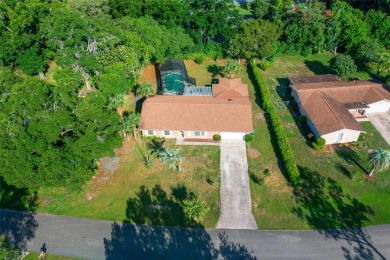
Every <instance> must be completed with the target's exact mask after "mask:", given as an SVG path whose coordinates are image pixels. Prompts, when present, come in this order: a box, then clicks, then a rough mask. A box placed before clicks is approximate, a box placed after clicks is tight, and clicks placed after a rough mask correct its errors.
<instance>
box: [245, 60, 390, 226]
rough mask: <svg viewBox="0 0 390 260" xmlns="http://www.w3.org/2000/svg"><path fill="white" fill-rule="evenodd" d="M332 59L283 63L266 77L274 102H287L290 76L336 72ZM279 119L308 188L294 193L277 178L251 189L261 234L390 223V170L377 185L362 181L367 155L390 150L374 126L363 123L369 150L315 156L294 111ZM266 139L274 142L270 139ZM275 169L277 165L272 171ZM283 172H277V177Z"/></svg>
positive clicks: (282, 113)
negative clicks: (375, 149) (285, 91)
mask: <svg viewBox="0 0 390 260" xmlns="http://www.w3.org/2000/svg"><path fill="white" fill-rule="evenodd" d="M332 57H333V56H332V55H328V54H322V55H312V56H309V57H308V58H304V57H300V56H285V57H279V58H278V59H277V60H276V61H275V63H274V64H273V66H272V67H271V68H270V69H269V70H268V71H266V72H264V73H263V74H264V76H265V80H266V83H267V85H268V87H269V89H270V92H271V95H272V99H273V100H274V101H281V100H282V98H281V95H283V93H284V91H283V89H280V87H279V86H286V84H288V80H287V78H288V77H289V76H303V75H312V74H321V73H329V72H331V71H330V70H329V68H328V64H329V63H328V62H329V60H330V59H331V58H332ZM357 75H358V76H356V77H358V78H368V75H369V74H368V73H367V72H364V71H359V72H358V74H357ZM279 93H281V94H279ZM277 113H278V115H279V117H280V119H281V121H282V124H283V126H284V127H285V131H286V136H287V137H288V141H289V143H290V145H291V147H292V149H293V152H294V155H295V158H296V160H297V164H298V166H299V168H300V170H301V174H302V184H301V185H300V186H299V187H297V188H292V187H290V186H289V185H288V183H287V182H286V181H285V179H281V178H276V177H275V179H278V181H275V182H274V183H273V184H272V185H270V184H267V179H265V184H263V185H262V186H260V185H251V187H252V193H253V194H252V197H255V199H254V202H255V203H254V208H255V209H254V212H256V211H259V212H261V214H255V217H256V220H257V221H258V225H259V227H260V228H264V229H295V228H299V229H307V228H329V227H346V226H351V225H369V224H383V223H389V222H390V211H389V210H388V205H389V203H390V196H389V194H390V178H389V177H390V176H389V173H390V170H387V171H386V172H377V173H376V176H377V178H376V179H375V180H374V181H372V182H370V181H368V180H366V179H365V178H363V177H362V173H363V172H364V171H367V170H368V169H369V165H368V161H367V150H368V149H373V148H378V147H383V148H386V149H389V147H388V145H387V143H386V142H385V141H384V140H383V138H382V137H381V136H380V134H379V133H378V132H377V131H376V130H375V128H374V127H373V126H372V124H371V123H370V122H363V123H362V126H363V128H364V129H365V130H366V131H367V133H368V147H367V148H366V149H363V150H358V151H354V150H352V149H350V147H348V146H341V147H336V149H335V151H332V152H315V151H314V150H313V149H311V148H310V147H309V146H308V144H307V141H306V140H305V138H304V137H303V135H301V133H300V131H299V128H298V126H297V124H296V119H295V120H294V118H293V116H292V115H291V113H290V111H289V109H288V108H285V107H280V108H277ZM256 124H257V127H256V133H257V132H260V131H265V129H266V126H262V124H263V123H262V122H261V123H258V122H256ZM261 136H264V134H262V135H261ZM264 138H266V140H268V138H269V137H268V136H264ZM251 146H253V147H255V148H256V149H258V150H260V149H262V148H261V146H265V147H267V150H268V151H269V152H272V149H271V147H270V146H269V144H266V145H265V144H264V143H263V142H261V141H258V143H256V142H254V143H253V144H251ZM263 149H264V148H263ZM260 158H261V157H260ZM261 159H262V158H261ZM261 159H260V160H259V161H261ZM249 160H250V165H254V166H253V167H256V164H255V163H253V162H251V160H252V159H249ZM275 165H276V164H275V163H274V165H272V167H275ZM262 170H263V168H261V169H258V174H259V175H261V174H262ZM279 172H280V171H276V175H278V174H279ZM271 176H272V175H271ZM278 177H280V176H278ZM268 178H271V177H268ZM274 185H277V188H276V189H275V192H264V190H267V191H269V190H272V188H271V187H272V186H274ZM257 196H259V197H261V198H257ZM257 201H258V202H257ZM256 206H257V207H258V208H256Z"/></svg>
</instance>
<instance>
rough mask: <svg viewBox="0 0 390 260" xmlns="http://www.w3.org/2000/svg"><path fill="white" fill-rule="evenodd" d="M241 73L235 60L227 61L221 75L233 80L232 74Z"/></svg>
mask: <svg viewBox="0 0 390 260" xmlns="http://www.w3.org/2000/svg"><path fill="white" fill-rule="evenodd" d="M240 71H241V67H240V64H238V62H237V61H236V60H228V61H227V62H226V63H225V66H223V68H222V73H223V74H224V76H225V77H226V76H227V75H229V76H230V78H231V79H232V78H233V76H234V75H233V74H237V73H239V72H240Z"/></svg>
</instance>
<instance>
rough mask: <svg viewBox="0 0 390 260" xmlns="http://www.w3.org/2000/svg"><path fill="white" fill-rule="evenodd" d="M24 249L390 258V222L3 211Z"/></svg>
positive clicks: (141, 255) (111, 255) (90, 254)
mask: <svg viewBox="0 0 390 260" xmlns="http://www.w3.org/2000/svg"><path fill="white" fill-rule="evenodd" d="M0 232H2V233H4V232H5V233H7V234H9V235H10V236H12V237H13V238H14V240H16V241H15V242H16V243H17V244H18V245H19V246H20V247H25V249H28V250H31V251H39V249H40V247H41V246H42V244H43V243H46V245H47V252H48V254H49V255H50V254H58V255H66V256H73V257H80V258H87V259H97V260H98V259H163V258H164V259H166V258H169V259H216V258H219V259H224V258H225V259H256V258H257V259H271V258H272V259H345V258H346V259H386V258H390V239H389V238H390V225H382V226H372V227H368V228H364V229H361V228H356V229H344V230H327V231H258V230H232V229H230V230H221V229H217V230H215V229H213V230H203V229H185V228H174V227H155V226H143V225H131V224H120V223H115V222H110V221H101V220H91V219H81V218H73V217H60V216H53V215H45V214H31V213H25V212H17V211H8V210H1V209H0Z"/></svg>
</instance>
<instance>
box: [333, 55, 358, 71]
mask: <svg viewBox="0 0 390 260" xmlns="http://www.w3.org/2000/svg"><path fill="white" fill-rule="evenodd" d="M330 67H331V69H332V70H334V72H336V73H337V75H339V76H340V77H342V76H347V75H349V74H352V73H355V72H356V70H357V67H356V65H355V61H354V60H353V59H352V58H351V56H349V55H346V54H339V55H337V56H336V57H334V58H333V59H332V60H331V61H330Z"/></svg>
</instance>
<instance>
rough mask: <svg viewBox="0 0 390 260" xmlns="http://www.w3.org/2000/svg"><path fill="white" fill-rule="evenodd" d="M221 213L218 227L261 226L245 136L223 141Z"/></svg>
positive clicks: (244, 227) (249, 227) (246, 227)
mask: <svg viewBox="0 0 390 260" xmlns="http://www.w3.org/2000/svg"><path fill="white" fill-rule="evenodd" d="M220 147H221V215H220V217H219V220H218V224H217V228H225V229H257V225H256V222H255V219H254V218H253V215H252V205H251V194H250V189H249V178H248V162H247V158H246V147H245V141H244V140H222V141H221V145H220Z"/></svg>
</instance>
